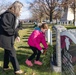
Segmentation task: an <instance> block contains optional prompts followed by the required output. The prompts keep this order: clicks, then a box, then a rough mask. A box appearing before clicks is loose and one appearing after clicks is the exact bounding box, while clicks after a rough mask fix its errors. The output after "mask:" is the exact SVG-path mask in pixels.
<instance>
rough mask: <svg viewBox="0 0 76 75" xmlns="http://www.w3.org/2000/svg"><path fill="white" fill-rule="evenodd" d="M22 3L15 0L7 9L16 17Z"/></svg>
mask: <svg viewBox="0 0 76 75" xmlns="http://www.w3.org/2000/svg"><path fill="white" fill-rule="evenodd" d="M22 6H23V4H22V3H21V2H19V1H15V2H14V3H13V4H12V5H11V6H10V7H9V8H8V11H10V12H12V13H13V14H14V15H15V16H16V17H19V16H20V11H21V8H22Z"/></svg>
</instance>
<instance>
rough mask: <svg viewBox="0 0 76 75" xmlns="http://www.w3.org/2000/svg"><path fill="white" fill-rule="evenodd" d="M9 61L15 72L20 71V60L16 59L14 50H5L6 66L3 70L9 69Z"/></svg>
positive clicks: (4, 65)
mask: <svg viewBox="0 0 76 75" xmlns="http://www.w3.org/2000/svg"><path fill="white" fill-rule="evenodd" d="M9 61H11V63H12V66H13V68H14V71H18V70H20V67H19V63H18V60H17V58H16V51H15V49H14V48H12V50H7V49H5V50H4V64H3V68H8V67H9V66H8V64H9Z"/></svg>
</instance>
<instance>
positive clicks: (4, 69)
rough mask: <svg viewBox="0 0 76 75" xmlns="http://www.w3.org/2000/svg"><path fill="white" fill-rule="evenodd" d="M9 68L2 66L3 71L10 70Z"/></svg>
mask: <svg viewBox="0 0 76 75" xmlns="http://www.w3.org/2000/svg"><path fill="white" fill-rule="evenodd" d="M10 69H11V68H3V71H7V70H10Z"/></svg>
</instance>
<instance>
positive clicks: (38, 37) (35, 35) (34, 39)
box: [28, 29, 48, 50]
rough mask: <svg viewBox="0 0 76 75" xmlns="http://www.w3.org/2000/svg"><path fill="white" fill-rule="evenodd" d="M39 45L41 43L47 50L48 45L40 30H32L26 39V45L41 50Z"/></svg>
mask: <svg viewBox="0 0 76 75" xmlns="http://www.w3.org/2000/svg"><path fill="white" fill-rule="evenodd" d="M40 43H42V45H43V46H44V48H45V49H47V48H48V45H47V43H46V40H45V34H44V33H43V32H41V30H40V29H38V30H34V31H33V32H32V34H31V35H30V36H29V38H28V44H29V46H33V47H36V48H38V49H39V50H42V47H41V46H40Z"/></svg>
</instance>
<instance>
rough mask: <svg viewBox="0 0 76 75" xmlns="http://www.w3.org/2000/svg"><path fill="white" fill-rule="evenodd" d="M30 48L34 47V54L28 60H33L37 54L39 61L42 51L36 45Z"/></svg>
mask: <svg viewBox="0 0 76 75" xmlns="http://www.w3.org/2000/svg"><path fill="white" fill-rule="evenodd" d="M30 48H31V49H32V51H33V54H32V55H31V56H30V57H29V58H28V60H32V59H33V58H35V56H36V61H38V60H39V59H40V55H41V51H40V50H38V49H37V48H36V47H32V46H30Z"/></svg>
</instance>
